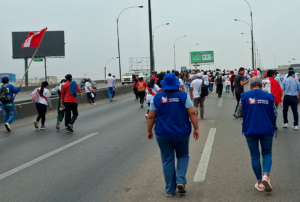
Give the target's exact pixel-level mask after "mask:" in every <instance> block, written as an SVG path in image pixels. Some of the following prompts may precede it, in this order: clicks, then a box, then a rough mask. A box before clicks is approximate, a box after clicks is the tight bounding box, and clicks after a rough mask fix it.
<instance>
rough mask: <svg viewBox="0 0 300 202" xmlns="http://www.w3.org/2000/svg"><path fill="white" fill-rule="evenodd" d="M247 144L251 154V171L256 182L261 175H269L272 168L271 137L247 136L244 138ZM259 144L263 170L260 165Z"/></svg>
mask: <svg viewBox="0 0 300 202" xmlns="http://www.w3.org/2000/svg"><path fill="white" fill-rule="evenodd" d="M246 140H247V144H248V147H249V150H250V154H251V162H252V169H253V171H254V173H255V176H256V179H257V181H259V180H261V179H262V174H264V173H268V174H269V175H270V172H271V167H272V144H273V136H270V135H248V136H246ZM259 142H260V145H261V151H262V152H261V154H262V157H263V161H262V164H263V168H261V164H260V152H259Z"/></svg>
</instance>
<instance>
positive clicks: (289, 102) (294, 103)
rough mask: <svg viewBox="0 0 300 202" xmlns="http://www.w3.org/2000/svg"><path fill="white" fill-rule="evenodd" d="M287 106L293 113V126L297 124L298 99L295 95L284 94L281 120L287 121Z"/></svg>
mask: <svg viewBox="0 0 300 202" xmlns="http://www.w3.org/2000/svg"><path fill="white" fill-rule="evenodd" d="M289 106H291V108H292V112H293V115H294V126H298V123H299V120H298V99H297V96H290V95H285V96H284V98H283V122H284V123H288V110H289Z"/></svg>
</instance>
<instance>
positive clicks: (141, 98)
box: [137, 91, 145, 104]
mask: <svg viewBox="0 0 300 202" xmlns="http://www.w3.org/2000/svg"><path fill="white" fill-rule="evenodd" d="M137 94H138V96H139V97H140V103H141V104H144V99H145V91H140V92H139V91H138V92H137Z"/></svg>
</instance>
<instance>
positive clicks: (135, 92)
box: [133, 88, 139, 100]
mask: <svg viewBox="0 0 300 202" xmlns="http://www.w3.org/2000/svg"><path fill="white" fill-rule="evenodd" d="M133 93H134V94H135V99H136V100H137V99H139V96H138V94H137V89H136V88H134V90H133Z"/></svg>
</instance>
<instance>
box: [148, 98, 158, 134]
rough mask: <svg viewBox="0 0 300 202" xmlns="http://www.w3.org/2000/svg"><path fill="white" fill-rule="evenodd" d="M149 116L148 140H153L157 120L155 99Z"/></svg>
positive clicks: (151, 103)
mask: <svg viewBox="0 0 300 202" xmlns="http://www.w3.org/2000/svg"><path fill="white" fill-rule="evenodd" d="M149 110H150V111H149V115H148V122H147V137H148V140H151V139H153V132H152V129H153V125H154V122H155V119H156V106H155V105H154V101H153V99H152V100H151V101H150V108H149Z"/></svg>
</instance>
